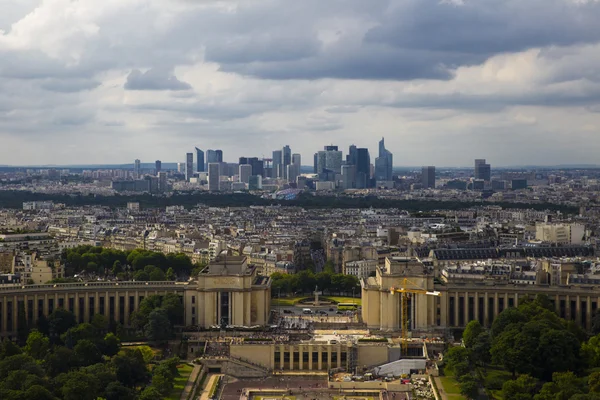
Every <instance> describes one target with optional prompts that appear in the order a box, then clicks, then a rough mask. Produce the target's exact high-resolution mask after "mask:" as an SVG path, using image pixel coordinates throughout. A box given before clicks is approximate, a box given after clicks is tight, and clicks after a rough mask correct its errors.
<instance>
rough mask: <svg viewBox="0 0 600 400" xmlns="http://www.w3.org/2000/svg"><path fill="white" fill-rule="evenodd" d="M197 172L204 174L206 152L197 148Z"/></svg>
mask: <svg viewBox="0 0 600 400" xmlns="http://www.w3.org/2000/svg"><path fill="white" fill-rule="evenodd" d="M196 172H204V152H203V151H202V150H200V149H199V148H197V147H196Z"/></svg>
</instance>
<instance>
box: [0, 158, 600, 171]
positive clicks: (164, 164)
mask: <svg viewBox="0 0 600 400" xmlns="http://www.w3.org/2000/svg"><path fill="white" fill-rule="evenodd" d="M223 162H224V163H227V164H238V163H237V162H231V161H223ZM161 163H162V169H176V166H177V164H178V162H171V161H161ZM140 165H141V168H142V169H153V167H154V163H144V162H142V163H141V164H140ZM195 165H196V163H194V166H195ZM173 166H175V168H173ZM426 166H434V167H435V168H436V169H474V166H473V165H471V166H466V165H465V166H445V165H431V164H428V165H394V166H393V168H394V169H414V168H422V167H426ZM491 167H492V170H494V169H535V168H544V169H553V168H565V169H596V168H600V164H546V165H543V164H532V165H498V166H495V165H492V166H491ZM0 168H31V169H45V168H63V169H83V168H90V169H91V168H103V169H125V168H131V169H133V168H134V164H133V163H122V164H120V163H117V164H40V165H8V164H0ZM301 168H305V169H306V168H313V166H312V165H301ZM194 172H197V171H195V170H194ZM203 172H206V171H203Z"/></svg>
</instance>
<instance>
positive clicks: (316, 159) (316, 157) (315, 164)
mask: <svg viewBox="0 0 600 400" xmlns="http://www.w3.org/2000/svg"><path fill="white" fill-rule="evenodd" d="M313 158H314V159H313V174H318V173H319V153H315V155H314V156H313Z"/></svg>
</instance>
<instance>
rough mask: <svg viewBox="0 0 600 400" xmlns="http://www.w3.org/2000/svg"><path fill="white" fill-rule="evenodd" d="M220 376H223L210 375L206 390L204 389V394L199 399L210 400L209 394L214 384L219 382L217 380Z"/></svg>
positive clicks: (205, 386)
mask: <svg viewBox="0 0 600 400" xmlns="http://www.w3.org/2000/svg"><path fill="white" fill-rule="evenodd" d="M219 376H223V375H221V374H214V375H208V379H207V380H206V381H205V382H206V384H205V385H204V388H202V393H201V394H200V397H199V399H200V400H208V399H209V397H208V395H209V392H210V389H211V388H212V387H213V384H214V382H215V381H216V380H217V378H218V377H219Z"/></svg>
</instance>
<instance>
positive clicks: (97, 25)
mask: <svg viewBox="0 0 600 400" xmlns="http://www.w3.org/2000/svg"><path fill="white" fill-rule="evenodd" d="M143 3H144V2H143V1H138V0H123V1H119V2H108V3H103V4H102V5H101V6H98V5H97V4H95V3H92V2H91V0H82V1H78V2H62V1H56V2H43V1H41V0H32V1H28V2H9V1H4V2H2V10H3V13H2V15H0V31H1V32H2V34H0V115H1V117H0V165H49V164H56V165H72V164H119V163H125V162H130V161H129V160H133V159H136V158H139V159H141V160H156V159H161V160H169V161H170V160H172V161H173V162H177V161H178V162H182V161H184V160H182V158H183V157H182V154H185V153H186V152H190V151H193V146H191V145H189V143H197V144H199V145H201V147H202V148H219V149H222V150H223V151H224V153H225V154H228V158H227V159H228V160H230V161H233V160H236V159H237V158H239V157H242V156H246V155H247V154H254V155H256V156H258V157H262V156H263V155H264V157H268V155H269V154H270V152H271V151H272V149H273V148H275V147H276V146H274V145H273V144H274V143H275V142H277V146H279V145H280V144H281V145H282V146H283V145H284V144H287V145H289V146H290V148H292V149H293V150H294V152H296V153H298V154H301V155H302V157H303V159H304V160H305V164H309V163H308V162H307V161H306V160H308V159H310V157H311V156H312V154H313V153H314V149H315V148H317V147H322V146H323V145H324V144H325V143H331V142H333V143H335V144H337V145H338V146H339V147H340V148H343V149H347V148H348V146H349V145H350V144H353V143H354V144H356V145H357V146H358V147H367V148H370V149H374V143H375V142H376V141H377V140H378V139H379V138H380V137H382V136H385V137H386V148H387V149H389V150H390V151H391V152H392V153H393V154H394V164H395V165H415V166H419V165H443V166H449V167H452V166H467V165H470V164H471V159H472V158H474V157H481V158H486V159H489V160H491V162H492V163H493V165H494V166H499V167H501V166H513V165H559V164H573V163H580V164H596V163H597V162H596V154H595V152H594V151H593V149H595V148H597V147H598V146H600V135H597V134H596V132H597V131H598V130H599V128H600V112H599V111H600V109H599V102H598V99H599V96H600V84H599V83H598V77H597V73H596V72H595V70H596V68H595V66H596V65H597V64H598V62H599V61H600V59H599V57H600V56H599V54H600V29H598V28H597V26H596V25H597V21H598V19H600V18H599V17H600V3H599V2H597V1H576V0H547V1H545V2H543V3H541V2H539V1H536V0H526V1H522V2H506V1H501V0H491V1H489V2H484V3H481V2H465V1H462V0H447V1H438V0H424V1H418V2H417V1H413V0H407V1H397V0H374V1H370V2H364V1H358V0H350V1H348V2H346V3H344V5H343V7H342V6H340V4H339V3H337V2H331V3H328V4H321V3H316V2H314V1H310V0H309V1H307V2H301V3H298V4H294V5H293V7H292V9H290V6H289V4H288V3H284V2H282V1H269V2H266V1H263V0H247V1H244V2H241V1H234V0H227V1H219V2H200V3H196V2H176V3H169V2H167V3H156V4H154V3H153V4H152V6H147V7H146V6H143V5H142V4H143ZM316 9H318V10H319V13H318V15H315V10H316ZM540 10H543V17H542V18H540V16H539V14H540V12H541V11H540ZM165 15H168V16H169V17H168V18H166V17H165ZM67 26H68V27H69V29H67V28H66V27H67ZM157 27H159V28H157ZM484 28H485V29H484ZM190 38H199V39H197V40H191V39H190ZM25 149H27V150H26V151H25ZM48 149H52V151H48ZM375 155H376V154H375V153H374V152H373V151H372V156H373V158H375Z"/></svg>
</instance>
